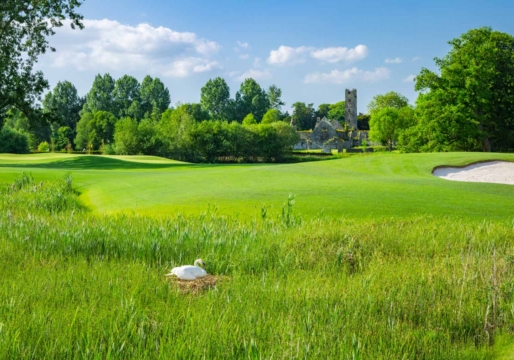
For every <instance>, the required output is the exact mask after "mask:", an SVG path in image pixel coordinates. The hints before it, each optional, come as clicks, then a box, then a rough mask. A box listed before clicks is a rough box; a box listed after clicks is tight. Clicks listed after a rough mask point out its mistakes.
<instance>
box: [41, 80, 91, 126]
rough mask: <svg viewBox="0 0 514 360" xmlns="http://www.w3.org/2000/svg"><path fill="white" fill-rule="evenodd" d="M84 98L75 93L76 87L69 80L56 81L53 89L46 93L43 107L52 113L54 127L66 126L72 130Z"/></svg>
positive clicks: (78, 116)
mask: <svg viewBox="0 0 514 360" xmlns="http://www.w3.org/2000/svg"><path fill="white" fill-rule="evenodd" d="M84 102H85V99H83V98H81V97H79V96H78V94H77V89H76V88H75V86H74V85H73V84H72V83H70V82H69V81H63V82H60V81H59V82H58V83H57V85H56V86H55V88H54V89H53V91H51V92H49V93H48V94H46V96H45V98H44V100H43V107H44V111H45V112H46V113H52V115H53V118H54V119H55V123H56V124H57V125H56V126H55V127H56V128H59V127H60V126H67V127H69V128H70V129H72V131H74V129H75V128H76V126H77V122H78V121H79V120H80V114H79V113H80V110H82V107H83V106H84Z"/></svg>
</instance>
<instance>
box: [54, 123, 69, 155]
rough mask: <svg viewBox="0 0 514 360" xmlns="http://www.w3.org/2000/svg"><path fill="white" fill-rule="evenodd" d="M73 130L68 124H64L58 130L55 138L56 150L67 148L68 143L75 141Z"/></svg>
mask: <svg viewBox="0 0 514 360" xmlns="http://www.w3.org/2000/svg"><path fill="white" fill-rule="evenodd" d="M73 137H74V134H73V130H71V128H70V127H68V126H62V127H60V128H59V130H57V137H56V138H55V139H54V146H55V148H54V149H55V150H57V151H59V150H62V149H65V148H66V147H67V146H68V144H72V142H73Z"/></svg>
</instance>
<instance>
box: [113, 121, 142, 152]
mask: <svg viewBox="0 0 514 360" xmlns="http://www.w3.org/2000/svg"><path fill="white" fill-rule="evenodd" d="M114 142H115V144H116V153H117V154H119V155H136V154H138V153H139V136H138V124H137V121H136V120H134V119H131V118H124V119H121V120H120V121H118V122H117V123H116V125H115V130H114Z"/></svg>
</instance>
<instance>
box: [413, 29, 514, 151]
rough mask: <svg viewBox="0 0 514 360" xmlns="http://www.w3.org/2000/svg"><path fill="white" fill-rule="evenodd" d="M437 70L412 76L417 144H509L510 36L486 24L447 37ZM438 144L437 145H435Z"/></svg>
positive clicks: (513, 54)
mask: <svg viewBox="0 0 514 360" xmlns="http://www.w3.org/2000/svg"><path fill="white" fill-rule="evenodd" d="M449 44H450V45H451V46H452V49H451V50H450V52H449V53H448V54H447V55H446V56H445V57H444V58H442V59H438V58H436V59H435V62H436V65H437V67H438V68H439V73H435V72H432V71H430V70H428V69H425V68H424V69H422V70H421V73H420V74H419V75H418V76H417V78H416V90H417V91H421V92H423V93H424V94H423V96H420V98H419V99H418V102H417V105H418V108H419V117H420V123H419V125H418V129H417V131H416V134H418V137H417V141H416V142H417V143H418V145H419V146H418V148H419V149H421V150H427V151H430V150H435V149H441V150H454V149H461V150H475V149H476V148H477V145H479V148H481V149H482V150H483V151H491V150H495V151H497V150H510V149H512V148H513V147H514V37H513V36H511V35H509V34H506V33H502V32H499V31H493V30H492V29H491V28H489V27H482V28H478V29H474V30H470V31H468V32H467V33H465V34H463V35H462V36H461V37H459V38H456V39H453V40H451V41H450V42H449ZM441 146H443V147H442V148H441Z"/></svg>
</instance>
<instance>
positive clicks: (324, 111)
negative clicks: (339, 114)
mask: <svg viewBox="0 0 514 360" xmlns="http://www.w3.org/2000/svg"><path fill="white" fill-rule="evenodd" d="M329 111H330V104H320V105H319V106H318V110H316V114H315V117H316V118H320V119H323V118H324V117H326V118H327V119H328V112H329Z"/></svg>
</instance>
